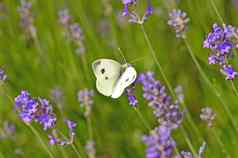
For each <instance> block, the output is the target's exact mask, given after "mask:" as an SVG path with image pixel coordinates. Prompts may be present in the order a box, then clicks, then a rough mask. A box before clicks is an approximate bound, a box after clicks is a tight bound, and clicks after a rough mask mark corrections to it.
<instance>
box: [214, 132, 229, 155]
mask: <svg viewBox="0 0 238 158" xmlns="http://www.w3.org/2000/svg"><path fill="white" fill-rule="evenodd" d="M211 131H212V134H213V136H215V138H216V140H217V143H218V145H219V146H220V148H221V152H222V153H223V154H224V155H225V158H231V156H230V155H229V153H228V152H227V151H226V149H225V145H224V144H223V143H222V141H221V139H220V138H219V136H218V135H217V132H216V130H215V129H214V128H212V129H211Z"/></svg>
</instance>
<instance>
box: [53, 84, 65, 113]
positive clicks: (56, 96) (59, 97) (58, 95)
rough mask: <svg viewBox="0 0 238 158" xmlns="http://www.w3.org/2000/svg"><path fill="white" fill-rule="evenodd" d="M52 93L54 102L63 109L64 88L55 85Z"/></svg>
mask: <svg viewBox="0 0 238 158" xmlns="http://www.w3.org/2000/svg"><path fill="white" fill-rule="evenodd" d="M50 94H51V98H52V100H53V101H54V103H56V104H57V106H58V107H59V109H60V110H62V109H63V105H64V93H63V91H62V89H61V88H60V87H55V88H53V89H52V90H51V92H50Z"/></svg>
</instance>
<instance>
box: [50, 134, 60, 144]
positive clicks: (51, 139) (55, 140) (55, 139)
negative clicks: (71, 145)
mask: <svg viewBox="0 0 238 158" xmlns="http://www.w3.org/2000/svg"><path fill="white" fill-rule="evenodd" d="M48 138H49V144H50V145H55V144H57V143H58V142H59V140H58V139H57V138H56V137H55V136H53V135H48Z"/></svg>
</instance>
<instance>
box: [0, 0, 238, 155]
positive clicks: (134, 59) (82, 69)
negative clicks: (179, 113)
mask: <svg viewBox="0 0 238 158" xmlns="http://www.w3.org/2000/svg"><path fill="white" fill-rule="evenodd" d="M211 1H212V0H193V1H191V0H180V1H172V0H169V1H167V0H153V1H152V4H153V7H154V13H153V15H152V16H151V17H150V18H149V19H148V21H146V22H145V24H144V27H145V31H146V32H147V34H148V36H149V39H150V41H151V44H152V46H153V48H154V49H155V52H156V56H157V58H158V60H159V62H160V64H161V65H162V68H163V69H164V72H165V74H166V76H167V77H168V80H169V82H170V84H171V85H172V86H173V87H174V88H175V87H176V86H177V85H181V86H182V87H183V90H184V95H185V104H186V105H187V108H188V111H189V112H190V114H191V116H192V120H193V121H194V123H195V125H196V127H197V129H198V130H199V134H200V136H199V137H198V135H197V134H196V131H194V130H193V128H191V127H190V124H189V123H188V121H187V120H186V119H185V120H184V122H183V125H184V128H185V131H186V133H187V138H188V139H189V140H190V141H191V143H192V146H193V147H194V149H195V150H198V148H199V146H200V145H201V144H202V142H203V141H202V140H205V141H206V142H207V144H208V147H207V149H206V152H205V155H204V157H209V158H224V157H229V156H230V157H232V158H235V157H238V150H237V145H238V133H237V132H236V131H235V130H234V128H233V127H232V125H231V121H230V120H229V118H228V116H227V115H226V113H225V112H224V107H223V106H222V104H221V102H220V101H219V99H218V97H217V96H216V95H215V94H214V92H213V91H212V90H211V88H210V87H209V86H208V85H207V84H206V82H205V81H204V80H203V78H202V76H201V75H200V73H199V72H198V70H197V68H196V66H195V65H194V63H193V61H192V58H191V57H190V55H189V52H188V49H187V47H186V45H185V44H184V41H183V40H180V39H177V38H176V37H175V34H174V32H173V30H171V29H170V28H169V26H168V25H167V20H168V12H169V9H172V8H175V6H176V8H179V9H182V10H183V11H185V12H187V14H188V16H189V18H190V22H189V29H188V32H187V41H188V43H189V45H190V46H191V48H192V50H193V52H194V53H195V55H196V59H197V60H198V61H199V63H200V65H201V66H202V68H203V70H204V71H205V73H206V75H207V77H208V78H209V80H210V81H211V83H212V84H213V86H214V87H216V89H217V91H218V92H219V93H220V94H221V95H220V96H219V97H220V98H222V99H223V100H224V101H225V103H226V105H227V107H228V108H229V109H230V111H231V112H232V115H233V121H234V122H236V123H238V115H237V113H238V102H237V101H238V98H237V96H236V95H235V94H234V92H233V90H232V88H231V85H230V82H229V81H225V80H224V76H223V75H222V74H220V72H219V70H218V67H216V66H214V65H209V64H208V62H207V58H208V54H209V52H210V51H209V50H207V49H204V48H202V44H203V40H204V38H205V37H206V34H207V33H208V32H210V30H211V26H212V24H213V23H220V21H219V18H218V16H217V14H216V12H215V11H214V8H213V7H212V5H211ZM31 2H32V5H33V7H32V14H33V16H34V20H35V21H34V25H35V27H36V29H37V37H38V41H29V40H27V39H26V36H25V34H24V32H23V30H22V28H21V27H20V24H19V23H20V17H19V12H17V8H18V7H19V6H20V1H18V0H1V1H0V5H1V9H0V67H2V68H3V69H4V70H5V71H6V74H7V75H8V80H7V81H6V83H4V85H2V86H1V89H0V92H1V93H0V128H3V122H4V121H6V120H9V121H11V122H13V123H14V124H15V125H16V133H15V136H14V138H11V139H3V140H0V158H13V157H24V158H29V157H32V156H34V157H35V158H42V157H48V154H47V152H46V151H45V150H44V148H42V145H41V144H40V143H39V140H38V139H37V137H36V136H35V135H34V134H33V133H32V131H31V130H30V128H29V127H27V126H26V125H25V124H24V123H23V122H22V121H21V120H20V119H19V118H18V116H17V113H16V112H15V111H14V104H13V102H12V101H13V100H11V99H9V97H10V98H12V99H14V97H15V96H17V95H18V94H19V92H20V91H21V90H28V91H29V92H30V93H31V94H32V95H33V96H42V97H45V98H47V99H49V100H51V91H52V89H54V88H55V87H60V88H61V89H62V91H63V93H64V98H63V99H64V103H63V104H64V108H63V109H64V110H63V114H61V113H60V112H59V110H57V108H56V106H55V111H56V113H57V117H58V119H59V120H58V123H57V126H58V127H59V128H60V129H62V131H63V132H66V129H65V125H64V124H63V116H65V117H67V118H70V119H72V120H75V121H77V123H78V126H77V132H76V140H75V146H76V148H77V150H78V151H79V152H80V153H82V155H83V156H82V157H86V154H85V151H84V145H85V144H86V141H87V140H88V139H89V134H88V129H87V126H88V125H87V121H86V119H85V118H84V116H83V111H82V109H81V108H80V104H79V102H78V100H77V92H78V90H80V89H84V88H90V89H94V91H95V96H94V97H93V100H94V106H93V112H92V115H91V120H92V129H93V139H94V140H95V142H96V151H97V154H96V157H98V158H111V157H113V158H132V157H133V158H142V157H145V145H144V144H143V142H142V141H141V136H142V135H143V134H148V133H149V131H148V130H147V129H146V128H145V126H144V125H143V123H142V121H141V120H140V118H139V117H138V115H137V113H136V112H135V110H134V109H133V108H132V107H131V106H130V105H129V104H128V102H127V98H126V96H122V97H120V98H119V99H116V100H113V99H111V98H107V97H104V96H102V95H100V94H99V93H98V92H97V91H96V89H95V77H94V75H93V73H92V70H91V63H92V62H93V61H94V60H95V59H98V58H112V59H115V60H117V61H119V62H121V63H122V62H123V58H122V57H121V55H120V53H119V52H118V48H121V50H122V52H123V53H124V55H125V58H126V60H127V61H128V62H129V63H130V62H131V63H132V64H133V65H134V67H135V68H136V69H137V71H138V73H140V72H145V71H148V70H150V71H154V72H155V73H156V76H157V79H159V80H161V82H162V83H165V82H164V80H163V78H162V77H161V74H160V72H159V69H158V67H157V66H156V64H155V63H154V60H153V57H152V56H151V54H150V50H149V47H148V45H147V43H146V41H145V38H144V35H143V32H142V30H141V27H140V26H139V25H136V24H130V23H128V22H127V21H126V20H125V19H122V18H121V17H119V14H120V12H121V11H122V8H123V5H122V4H121V2H120V1H119V0H116V1H114V0H100V1H99V0H90V1H87V0H32V1H31ZM214 2H215V5H216V6H217V8H218V11H219V14H220V15H221V16H222V18H223V20H224V21H225V23H226V24H232V25H234V26H237V25H238V16H237V14H238V5H237V6H236V5H235V3H234V1H232V0H214ZM165 3H166V4H167V5H166V4H165ZM166 6H167V7H169V9H168V8H167V7H166ZM145 7H146V2H145V1H142V0H140V1H138V7H137V11H138V12H139V13H140V14H141V15H143V13H144V10H145ZM63 8H68V9H69V12H70V14H71V15H72V17H73V19H74V21H75V22H78V23H79V24H80V26H81V28H82V31H83V33H84V41H83V43H84V45H85V49H86V51H85V54H83V55H81V56H80V55H77V54H76V52H75V48H74V46H73V45H72V43H71V42H70V41H69V40H67V38H65V36H64V34H63V28H62V26H61V25H60V24H59V20H58V19H59V17H58V12H59V11H60V10H61V9H63ZM220 24H221V23H220ZM39 53H42V57H40V56H39ZM235 56H236V55H235ZM237 59H238V58H237V57H235V58H234V59H233V60H234V61H233V65H235V68H236V69H238V64H237ZM234 82H235V85H238V83H237V80H235V81H234ZM137 97H138V99H139V111H140V112H141V113H142V114H143V116H144V118H145V119H146V120H147V121H148V122H149V125H150V126H151V129H152V128H153V127H155V126H156V125H157V123H156V120H155V118H154V117H153V114H152V110H151V109H150V108H149V107H148V105H147V104H146V102H145V101H144V100H143V98H142V93H141V90H140V89H138V90H137ZM204 106H211V107H212V108H213V109H214V111H215V112H216V113H217V119H216V122H215V127H214V128H213V129H208V128H207V127H206V125H205V124H204V123H202V122H201V120H200V118H199V114H200V109H201V108H202V107H204ZM33 126H34V127H35V128H36V129H37V131H38V132H39V133H40V135H41V137H42V139H43V141H44V142H45V143H46V144H48V143H47V141H48V139H47V135H46V134H45V132H44V131H43V130H42V129H41V128H40V127H39V126H38V125H37V124H34V125H33ZM174 138H175V140H176V142H177V145H178V149H187V150H190V148H189V146H188V144H187V143H186V141H185V138H184V135H183V134H182V133H181V131H180V130H177V131H175V133H174ZM47 147H48V148H49V150H50V151H51V152H52V153H53V155H54V157H68V158H73V157H77V155H76V153H75V152H74V150H73V149H72V147H71V146H65V147H59V146H50V145H49V146H48V145H47Z"/></svg>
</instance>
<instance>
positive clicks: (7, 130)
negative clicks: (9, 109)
mask: <svg viewBox="0 0 238 158" xmlns="http://www.w3.org/2000/svg"><path fill="white" fill-rule="evenodd" d="M0 129H1V127H0ZM15 133H16V126H15V124H13V123H12V122H10V121H4V122H3V128H2V130H0V140H2V139H13V138H15V137H14V136H15Z"/></svg>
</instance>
